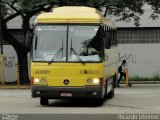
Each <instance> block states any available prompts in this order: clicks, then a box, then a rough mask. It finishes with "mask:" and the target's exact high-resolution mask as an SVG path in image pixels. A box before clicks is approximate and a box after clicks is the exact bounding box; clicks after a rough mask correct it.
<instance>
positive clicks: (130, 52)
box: [0, 43, 160, 82]
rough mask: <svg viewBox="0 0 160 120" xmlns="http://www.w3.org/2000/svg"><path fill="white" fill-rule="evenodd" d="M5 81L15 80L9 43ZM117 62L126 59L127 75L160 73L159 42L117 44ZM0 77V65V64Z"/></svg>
mask: <svg viewBox="0 0 160 120" xmlns="http://www.w3.org/2000/svg"><path fill="white" fill-rule="evenodd" d="M3 49H4V57H5V59H4V63H5V81H6V82H14V81H16V64H17V55H16V52H15V50H14V49H13V47H12V46H11V45H4V46H3ZM118 49H119V54H118V60H119V64H121V61H122V60H123V59H126V60H127V62H128V67H129V76H130V77H132V76H136V75H138V76H142V77H152V76H154V75H155V74H160V55H159V51H160V43H157V44H119V45H118ZM0 79H1V65H0Z"/></svg>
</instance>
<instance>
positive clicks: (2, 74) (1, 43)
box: [0, 0, 4, 85]
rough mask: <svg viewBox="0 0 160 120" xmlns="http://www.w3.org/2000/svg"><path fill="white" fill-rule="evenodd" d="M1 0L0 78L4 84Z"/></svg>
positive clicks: (0, 11) (0, 12)
mask: <svg viewBox="0 0 160 120" xmlns="http://www.w3.org/2000/svg"><path fill="white" fill-rule="evenodd" d="M1 3H2V0H0V45H1V46H0V47H1V70H2V71H1V79H2V85H3V84H4V61H3V41H2V9H1V5H2V4H1Z"/></svg>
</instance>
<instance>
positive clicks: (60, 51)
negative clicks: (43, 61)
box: [48, 48, 63, 64]
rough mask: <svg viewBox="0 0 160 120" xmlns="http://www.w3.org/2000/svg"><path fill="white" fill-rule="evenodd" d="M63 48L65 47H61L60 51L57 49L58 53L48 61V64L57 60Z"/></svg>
mask: <svg viewBox="0 0 160 120" xmlns="http://www.w3.org/2000/svg"><path fill="white" fill-rule="evenodd" d="M62 50H63V48H60V49H59V50H58V51H57V53H56V54H55V55H54V57H53V58H52V59H51V60H50V61H49V62H48V64H51V63H52V62H53V61H54V60H55V58H56V57H57V56H58V55H59V54H60V52H61V51H62Z"/></svg>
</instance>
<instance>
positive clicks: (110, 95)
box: [107, 75, 116, 99]
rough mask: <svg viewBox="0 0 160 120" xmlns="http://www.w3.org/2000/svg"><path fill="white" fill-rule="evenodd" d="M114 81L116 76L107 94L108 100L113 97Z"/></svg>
mask: <svg viewBox="0 0 160 120" xmlns="http://www.w3.org/2000/svg"><path fill="white" fill-rule="evenodd" d="M115 81H116V75H115V76H114V77H113V82H112V89H111V91H110V92H109V93H108V94H107V98H108V99H111V98H113V97H114V87H115Z"/></svg>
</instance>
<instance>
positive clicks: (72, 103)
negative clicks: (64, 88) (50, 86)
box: [47, 99, 107, 107]
mask: <svg viewBox="0 0 160 120" xmlns="http://www.w3.org/2000/svg"><path fill="white" fill-rule="evenodd" d="M106 101H107V99H105V100H104V103H105V102H106ZM47 107H99V106H98V105H97V101H96V100H93V99H57V100H52V99H51V100H49V105H48V106H47Z"/></svg>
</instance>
